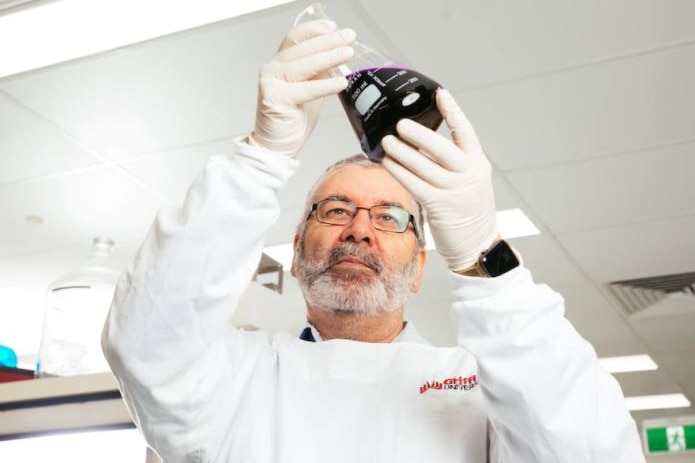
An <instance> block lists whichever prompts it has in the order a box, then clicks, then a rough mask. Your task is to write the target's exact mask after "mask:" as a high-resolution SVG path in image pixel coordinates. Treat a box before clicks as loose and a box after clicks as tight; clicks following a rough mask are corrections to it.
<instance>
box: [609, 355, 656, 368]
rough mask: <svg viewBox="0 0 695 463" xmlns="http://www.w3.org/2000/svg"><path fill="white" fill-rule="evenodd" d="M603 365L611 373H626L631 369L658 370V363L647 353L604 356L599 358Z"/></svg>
mask: <svg viewBox="0 0 695 463" xmlns="http://www.w3.org/2000/svg"><path fill="white" fill-rule="evenodd" d="M598 362H599V363H600V364H601V366H602V367H603V368H604V369H605V370H606V371H607V372H609V373H626V372H630V371H648V370H656V369H657V368H659V367H658V365H657V364H656V363H654V360H652V358H651V357H650V356H648V355H646V354H643V355H626V356H622V357H604V358H600V359H598Z"/></svg>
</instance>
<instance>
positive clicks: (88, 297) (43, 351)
mask: <svg viewBox="0 0 695 463" xmlns="http://www.w3.org/2000/svg"><path fill="white" fill-rule="evenodd" d="M113 253H114V241H113V240H112V239H111V238H107V237H98V238H95V239H94V241H93V243H92V253H91V256H90V257H89V259H87V260H86V261H85V262H84V263H83V264H82V265H80V266H79V267H78V268H77V269H75V270H74V271H72V272H70V273H68V274H67V275H63V276H61V277H59V278H58V279H56V280H55V281H53V282H52V283H51V285H50V287H49V288H48V292H47V295H46V311H45V315H44V325H43V333H42V335H41V346H40V348H39V355H38V358H37V362H36V376H39V377H46V376H74V375H83V374H90V373H98V372H103V371H108V370H109V366H108V364H107V363H106V359H104V355H103V354H102V352H101V343H100V339H101V329H102V327H103V326H104V321H105V319H106V313H107V312H108V310H109V306H110V305H111V299H112V297H113V291H114V287H115V284H116V280H117V279H118V275H119V269H118V268H117V267H116V266H115V265H114V262H113Z"/></svg>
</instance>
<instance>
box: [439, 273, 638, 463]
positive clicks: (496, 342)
mask: <svg viewBox="0 0 695 463" xmlns="http://www.w3.org/2000/svg"><path fill="white" fill-rule="evenodd" d="M451 277H452V279H453V280H454V287H455V289H454V299H455V302H454V304H453V308H452V311H453V318H454V321H455V324H456V329H457V338H458V343H459V344H460V345H461V346H462V347H464V348H465V349H467V350H469V351H470V352H471V353H472V354H473V355H474V356H475V357H476V360H477V362H478V366H479V376H478V380H479V384H480V387H481V391H482V392H483V397H484V398H485V403H486V406H487V407H488V416H489V420H490V424H491V427H492V430H493V432H494V434H495V435H494V436H493V442H494V443H495V444H494V448H493V451H492V457H493V460H492V461H493V462H497V463H511V462H524V463H531V462H543V463H551V462H553V463H560V462H562V463H589V462H591V463H602V462H605V463H609V462H610V463H621V462H624V463H638V462H644V456H643V453H642V450H641V444H640V440H639V435H638V433H637V429H636V426H635V423H634V420H633V419H632V418H631V416H630V414H629V413H628V411H627V408H626V405H625V400H624V398H623V395H622V391H621V390H620V387H619V385H618V383H617V381H615V379H614V378H613V377H612V376H611V375H609V374H608V373H606V372H605V371H604V370H602V369H601V367H600V366H599V364H598V362H597V358H596V353H595V352H594V349H593V348H592V346H591V345H590V344H589V343H588V342H587V341H585V340H584V339H583V338H581V337H580V335H579V334H578V333H577V332H576V331H575V329H574V328H573V326H572V325H571V324H570V322H569V321H568V320H567V319H566V318H565V316H564V301H563V299H562V297H561V296H560V295H559V294H557V293H556V292H554V291H552V290H551V289H550V288H548V287H547V286H546V285H538V284H534V283H533V281H532V277H531V274H530V272H529V271H528V270H527V269H526V268H524V267H523V266H522V267H519V268H517V269H514V270H512V271H510V272H508V273H506V274H504V275H501V276H499V277H497V278H472V277H465V276H459V275H455V274H452V276H451Z"/></svg>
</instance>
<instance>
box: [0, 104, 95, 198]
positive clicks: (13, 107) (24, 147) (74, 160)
mask: <svg viewBox="0 0 695 463" xmlns="http://www.w3.org/2000/svg"><path fill="white" fill-rule="evenodd" d="M97 162H98V161H97V159H95V158H94V157H92V156H90V155H89V153H87V152H85V151H84V150H83V149H82V148H80V147H79V146H77V145H76V144H75V143H73V142H72V141H70V140H68V139H66V137H65V136H64V135H63V134H62V133H61V132H60V131H59V130H57V129H56V128H55V127H53V126H51V125H50V124H49V123H47V122H46V121H44V120H42V119H41V118H39V117H37V116H36V115H35V114H32V113H31V111H28V110H27V109H26V108H23V107H21V106H19V105H17V104H16V103H15V102H14V101H13V100H12V99H10V98H8V97H7V96H6V95H5V94H4V93H2V92H0V184H2V183H6V182H10V181H13V180H21V179H27V178H32V177H37V176H41V175H48V174H53V173H56V172H60V171H64V170H70V169H78V168H82V167H86V166H90V165H93V164H95V163H97Z"/></svg>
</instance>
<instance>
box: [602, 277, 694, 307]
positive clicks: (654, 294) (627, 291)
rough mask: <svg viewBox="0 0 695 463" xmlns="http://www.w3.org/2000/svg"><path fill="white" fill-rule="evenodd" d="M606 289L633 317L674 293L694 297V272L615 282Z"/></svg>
mask: <svg viewBox="0 0 695 463" xmlns="http://www.w3.org/2000/svg"><path fill="white" fill-rule="evenodd" d="M608 288H609V289H610V291H611V293H612V294H613V295H614V296H616V297H617V298H618V300H619V301H620V302H621V303H622V305H623V307H624V308H625V311H626V312H627V313H628V315H634V314H636V313H638V312H641V311H643V310H644V309H646V308H647V307H649V306H652V305H654V304H656V303H657V302H659V301H661V300H663V299H665V298H666V297H668V296H669V295H671V294H674V293H683V294H686V295H695V272H691V273H677V274H674V275H664V276H658V277H649V278H638V279H635V280H623V281H615V282H613V283H610V284H609V285H608Z"/></svg>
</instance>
